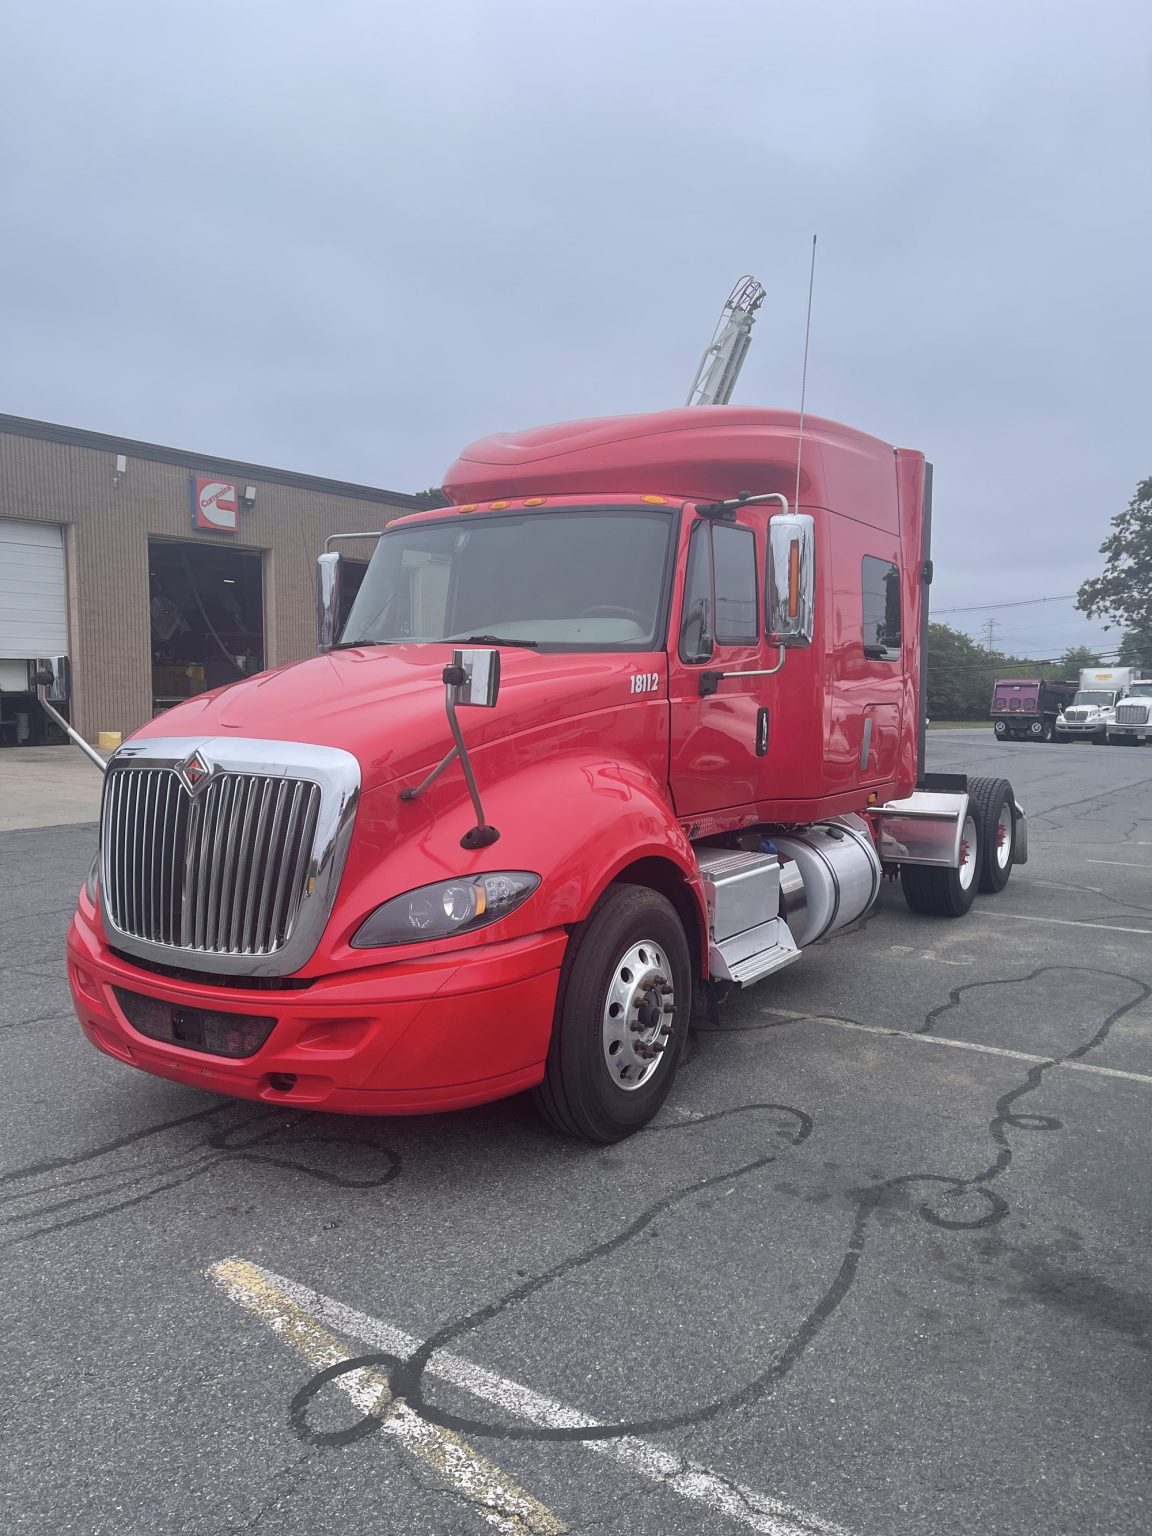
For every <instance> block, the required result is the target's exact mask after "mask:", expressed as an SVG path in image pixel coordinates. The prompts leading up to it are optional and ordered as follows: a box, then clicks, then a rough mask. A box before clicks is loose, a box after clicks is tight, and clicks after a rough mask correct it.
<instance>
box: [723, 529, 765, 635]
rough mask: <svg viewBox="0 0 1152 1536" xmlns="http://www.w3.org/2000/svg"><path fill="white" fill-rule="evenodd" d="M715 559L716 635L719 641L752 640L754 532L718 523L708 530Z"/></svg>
mask: <svg viewBox="0 0 1152 1536" xmlns="http://www.w3.org/2000/svg"><path fill="white" fill-rule="evenodd" d="M712 556H713V559H714V561H715V563H716V639H717V640H718V641H719V643H720V644H721V645H739V644H755V642H756V640H757V639H758V638H759V634H760V623H759V603H758V601H757V592H756V535H755V534H754V533H753V532H752V530H751V528H733V527H731V526H726V525H724V524H722V523H718V524H717V525H716V526H715V527H714V528H713V530H712Z"/></svg>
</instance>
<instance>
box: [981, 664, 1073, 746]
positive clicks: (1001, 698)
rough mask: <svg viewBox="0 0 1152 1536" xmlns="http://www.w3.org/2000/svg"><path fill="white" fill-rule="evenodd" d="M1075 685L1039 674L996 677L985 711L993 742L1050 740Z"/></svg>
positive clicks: (1070, 698)
mask: <svg viewBox="0 0 1152 1536" xmlns="http://www.w3.org/2000/svg"><path fill="white" fill-rule="evenodd" d="M1075 695H1076V684H1075V683H1071V682H1051V681H1049V680H1048V679H1046V678H1040V677H998V678H997V679H996V682H995V685H994V686H993V689H992V704H991V706H990V708H989V711H988V714H989V718H990V719H991V721H992V729H993V731H994V732H995V735H996V740H997V741H1051V740H1052V738H1053V736H1054V735H1055V733H1056V721H1057V719H1058V718H1059V716H1060V714H1061V712H1062V711H1063V710H1064V709H1065V707H1066V706H1067V705H1069V704H1071V702H1072V700H1073V698H1074V697H1075Z"/></svg>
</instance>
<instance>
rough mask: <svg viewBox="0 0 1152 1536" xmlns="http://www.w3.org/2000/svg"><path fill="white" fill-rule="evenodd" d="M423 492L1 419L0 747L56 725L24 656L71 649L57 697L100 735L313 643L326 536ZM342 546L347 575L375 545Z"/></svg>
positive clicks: (366, 527)
mask: <svg viewBox="0 0 1152 1536" xmlns="http://www.w3.org/2000/svg"><path fill="white" fill-rule="evenodd" d="M426 504H427V503H426V502H424V501H422V500H421V499H420V498H417V497H414V496H408V495H402V494H399V493H396V492H393V491H384V490H377V489H375V488H374V487H372V486H367V485H352V484H348V483H346V482H344V481H340V480H326V479H322V478H320V477H318V476H316V475H304V474H294V473H291V472H290V471H288V470H281V469H269V468H267V467H265V466H262V465H258V464H245V463H239V462H237V461H235V460H232V459H220V458H215V457H213V456H212V455H211V454H198V453H185V452H183V451H181V450H178V449H174V448H161V447H157V446H156V445H154V444H152V443H139V442H133V441H131V440H129V439H126V438H119V437H109V436H105V435H104V434H102V433H99V432H85V431H81V430H78V429H75V428H70V427H59V426H53V425H51V424H50V423H47V422H40V421H26V420H24V419H22V418H20V417H16V416H3V415H0V745H14V744H16V743H18V742H25V741H31V742H35V741H42V740H46V739H50V737H49V736H46V735H45V729H44V727H45V722H44V718H43V715H42V712H41V711H40V709H39V707H38V706H37V704H36V702H35V700H34V699H33V698H32V697H31V696H30V694H29V692H28V688H29V684H28V667H27V663H28V661H29V660H35V659H36V658H40V657H55V656H67V657H68V659H69V668H68V671H69V674H70V697H69V700H68V705H67V708H68V710H69V712H70V716H71V719H72V722H73V724H74V725H75V726H76V728H77V729H78V730H79V731H80V732H81V733H82V734H83V735H84V736H86V737H88V738H89V739H90V740H95V739H96V736H97V733H98V732H100V731H120V732H122V733H124V734H125V735H127V733H128V732H129V731H132V730H135V729H136V728H137V727H138V726H140V725H142V724H143V723H144V722H145V721H146V720H148V719H150V718H152V717H153V716H154V715H155V714H158V713H160V712H161V711H162V710H164V709H166V708H168V707H170V705H171V704H172V703H173V702H175V701H176V700H178V699H180V698H183V697H187V696H188V695H189V694H194V693H197V692H201V691H203V690H204V689H205V688H209V687H215V686H218V685H219V684H221V683H226V682H229V681H232V680H234V679H235V678H236V677H239V676H241V675H243V674H246V673H251V672H255V671H260V670H262V669H263V668H264V667H269V666H276V665H277V664H279V663H281V662H289V661H299V660H301V659H302V658H304V657H306V656H310V655H312V654H314V652H315V643H316V642H315V610H314V600H313V592H314V584H313V573H314V563H315V559H316V556H317V555H318V554H319V553H320V552H321V551H322V550H323V548H324V540H325V538H326V537H327V536H328V535H329V534H332V533H359V532H368V531H374V530H376V529H379V528H382V527H383V526H384V524H385V523H386V522H388V521H389V520H390V519H391V518H393V517H396V516H397V515H399V514H400V513H402V512H405V511H410V510H412V509H413V508H416V507H418V506H421V505H426ZM340 548H341V551H342V552H343V553H345V554H347V555H349V556H351V557H353V565H352V568H351V572H350V574H352V575H353V578H354V576H355V571H356V565H355V560H356V559H357V558H359V559H361V560H366V559H367V557H368V556H369V555H370V553H371V548H372V545H371V543H369V542H366V543H365V544H363V545H362V544H359V543H355V544H342V545H341V546H340ZM349 585H350V586H354V585H355V581H354V579H353V582H352V583H350V584H349Z"/></svg>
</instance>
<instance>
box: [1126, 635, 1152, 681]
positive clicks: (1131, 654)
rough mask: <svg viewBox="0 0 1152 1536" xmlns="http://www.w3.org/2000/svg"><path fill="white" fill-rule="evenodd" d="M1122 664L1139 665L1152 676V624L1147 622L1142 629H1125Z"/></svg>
mask: <svg viewBox="0 0 1152 1536" xmlns="http://www.w3.org/2000/svg"><path fill="white" fill-rule="evenodd" d="M1120 665H1121V666H1122V667H1139V668H1140V670H1141V672H1143V673H1145V674H1146V675H1147V676H1149V677H1152V624H1146V625H1145V626H1144V627H1143V628H1142V629H1129V630H1125V632H1124V638H1123V640H1121V642H1120Z"/></svg>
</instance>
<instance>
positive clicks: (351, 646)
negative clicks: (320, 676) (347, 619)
mask: <svg viewBox="0 0 1152 1536" xmlns="http://www.w3.org/2000/svg"><path fill="white" fill-rule="evenodd" d="M395 643H396V642H395V641H394V640H338V641H337V642H336V644H335V645H334V646H332V650H334V651H358V650H359V649H360V648H361V646H365V645H395Z"/></svg>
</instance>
